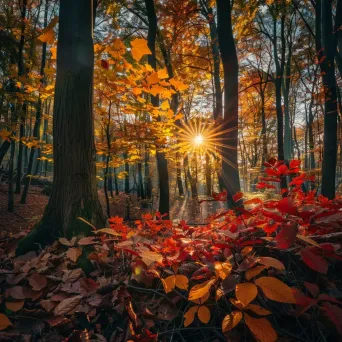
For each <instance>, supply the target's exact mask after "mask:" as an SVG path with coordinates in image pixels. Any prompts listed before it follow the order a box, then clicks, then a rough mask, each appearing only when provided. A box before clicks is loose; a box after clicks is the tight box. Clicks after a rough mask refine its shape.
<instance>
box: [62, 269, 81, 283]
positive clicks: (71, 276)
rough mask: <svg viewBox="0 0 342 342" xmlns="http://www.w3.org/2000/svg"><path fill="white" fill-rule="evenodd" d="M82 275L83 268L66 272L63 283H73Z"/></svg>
mask: <svg viewBox="0 0 342 342" xmlns="http://www.w3.org/2000/svg"><path fill="white" fill-rule="evenodd" d="M82 273H83V272H82V269H81V268H76V269H75V270H67V271H64V275H63V277H62V281H63V282H64V283H73V282H74V281H76V280H77V279H78V278H79V277H80V276H81V275H82Z"/></svg>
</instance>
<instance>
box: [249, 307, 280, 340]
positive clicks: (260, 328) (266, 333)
mask: <svg viewBox="0 0 342 342" xmlns="http://www.w3.org/2000/svg"><path fill="white" fill-rule="evenodd" d="M245 322H246V324H247V326H248V328H249V329H250V330H251V332H252V333H253V335H254V336H255V337H256V339H257V340H258V341H259V342H275V341H276V340H277V339H278V336H277V333H276V332H275V330H274V329H273V327H272V325H271V323H270V322H269V321H268V320H267V319H266V318H253V317H251V316H249V315H248V314H246V313H245Z"/></svg>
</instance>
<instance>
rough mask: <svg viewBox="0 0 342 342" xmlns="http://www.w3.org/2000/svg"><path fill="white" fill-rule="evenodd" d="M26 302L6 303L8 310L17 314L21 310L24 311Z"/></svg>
mask: <svg viewBox="0 0 342 342" xmlns="http://www.w3.org/2000/svg"><path fill="white" fill-rule="evenodd" d="M24 303H25V301H23V300H16V301H10V302H8V301H6V308H7V309H9V310H11V311H13V312H17V311H19V310H20V309H22V307H23V306H24Z"/></svg>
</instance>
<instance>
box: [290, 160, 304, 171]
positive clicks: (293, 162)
mask: <svg viewBox="0 0 342 342" xmlns="http://www.w3.org/2000/svg"><path fill="white" fill-rule="evenodd" d="M300 163H301V161H300V160H296V159H294V160H291V161H290V165H289V166H290V169H295V168H298V167H299V166H300Z"/></svg>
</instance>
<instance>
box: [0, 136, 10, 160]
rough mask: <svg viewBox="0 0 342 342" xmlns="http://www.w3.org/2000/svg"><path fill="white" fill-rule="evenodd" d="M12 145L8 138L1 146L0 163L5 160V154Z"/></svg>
mask: <svg viewBox="0 0 342 342" xmlns="http://www.w3.org/2000/svg"><path fill="white" fill-rule="evenodd" d="M10 146H11V142H10V141H8V140H5V141H4V142H3V143H2V144H1V147H0V165H1V163H2V161H3V160H4V158H5V155H6V153H7V151H8V150H9V148H10Z"/></svg>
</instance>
